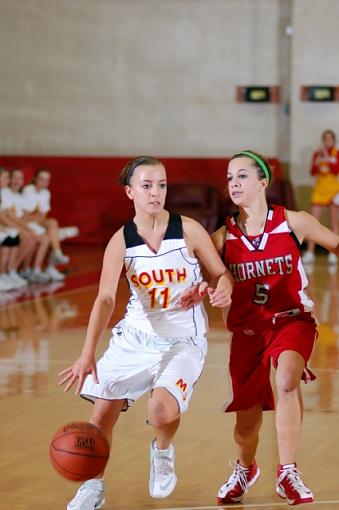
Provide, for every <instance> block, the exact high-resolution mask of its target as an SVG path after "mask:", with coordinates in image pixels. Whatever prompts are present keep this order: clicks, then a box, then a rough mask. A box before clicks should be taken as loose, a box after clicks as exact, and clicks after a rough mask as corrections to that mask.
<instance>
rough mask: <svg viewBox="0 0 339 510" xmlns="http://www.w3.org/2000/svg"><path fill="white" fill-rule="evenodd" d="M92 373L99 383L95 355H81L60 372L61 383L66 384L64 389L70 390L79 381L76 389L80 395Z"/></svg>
mask: <svg viewBox="0 0 339 510" xmlns="http://www.w3.org/2000/svg"><path fill="white" fill-rule="evenodd" d="M89 374H91V375H92V377H93V380H94V382H95V383H96V384H99V379H98V374H97V366H96V362H95V358H94V357H92V356H91V357H88V356H84V355H82V356H80V358H79V359H78V360H77V361H76V362H75V363H74V364H73V365H72V366H71V367H68V368H66V369H65V370H63V371H62V372H60V373H59V374H58V377H60V378H61V379H60V381H59V385H60V386H64V385H65V386H64V391H68V390H69V389H70V388H71V387H72V386H73V385H74V384H76V382H77V381H78V384H77V388H76V391H75V394H76V395H79V394H80V392H81V388H82V386H83V384H84V381H85V379H86V377H87V376H88V375H89Z"/></svg>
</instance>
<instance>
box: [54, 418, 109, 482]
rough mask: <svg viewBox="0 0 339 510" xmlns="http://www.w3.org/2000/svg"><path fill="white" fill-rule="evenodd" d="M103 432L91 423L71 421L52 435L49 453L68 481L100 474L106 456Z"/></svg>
mask: <svg viewBox="0 0 339 510" xmlns="http://www.w3.org/2000/svg"><path fill="white" fill-rule="evenodd" d="M109 450H110V448H109V444H108V441H107V439H106V436H105V434H104V433H103V432H102V431H101V430H100V429H99V428H98V427H96V426H95V425H93V424H92V423H87V422H84V421H73V422H70V423H66V424H65V425H63V426H62V427H61V428H60V429H59V430H57V432H56V433H55V434H54V436H53V437H52V440H51V444H50V448H49V456H50V459H51V462H52V465H53V467H54V468H55V469H56V471H57V472H58V473H59V474H60V475H62V476H63V477H65V478H67V479H68V480H76V481H82V480H89V479H90V478H95V477H96V476H98V475H100V473H102V472H103V470H104V469H105V466H106V464H107V461H108V457H109Z"/></svg>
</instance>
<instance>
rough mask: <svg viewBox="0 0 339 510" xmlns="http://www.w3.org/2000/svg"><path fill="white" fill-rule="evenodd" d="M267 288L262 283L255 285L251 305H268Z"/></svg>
mask: <svg viewBox="0 0 339 510" xmlns="http://www.w3.org/2000/svg"><path fill="white" fill-rule="evenodd" d="M268 299H269V295H268V287H267V285H265V284H264V283H256V284H255V293H254V296H253V303H255V304H256V305H266V303H268Z"/></svg>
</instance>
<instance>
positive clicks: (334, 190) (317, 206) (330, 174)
mask: <svg viewBox="0 0 339 510" xmlns="http://www.w3.org/2000/svg"><path fill="white" fill-rule="evenodd" d="M321 139H322V146H321V147H320V148H319V149H318V150H317V151H315V153H314V154H313V158H312V166H311V174H312V175H313V176H314V177H316V182H315V185H314V188H313V191H312V196H311V204H312V208H311V214H312V216H314V217H315V218H316V219H317V220H320V217H321V214H322V212H323V209H324V207H328V208H329V215H330V228H331V230H332V231H333V232H335V233H336V234H337V233H338V206H339V200H338V197H339V180H338V175H339V150H338V149H337V148H336V135H335V133H334V131H332V130H331V129H326V130H325V131H324V132H323V134H322V137H321ZM314 249H315V243H314V242H313V241H309V242H308V244H307V250H306V252H305V253H304V255H303V258H302V260H303V263H304V264H310V263H312V262H314ZM337 261H338V258H337V256H336V255H335V254H334V253H329V254H328V263H329V264H336V263H337Z"/></svg>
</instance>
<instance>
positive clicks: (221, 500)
mask: <svg viewBox="0 0 339 510" xmlns="http://www.w3.org/2000/svg"><path fill="white" fill-rule="evenodd" d="M229 464H230V466H231V467H232V468H233V473H232V474H231V476H230V477H229V479H228V480H227V481H226V482H225V483H224V485H222V486H221V487H220V489H219V492H218V504H219V505H224V504H225V503H239V502H240V501H241V500H242V497H243V495H244V494H245V492H248V488H249V487H251V485H253V484H254V483H255V482H256V481H257V480H258V478H259V475H260V469H259V468H258V466H257V463H256V462H255V460H254V461H253V463H252V464H251V465H250V467H248V468H244V467H243V466H241V465H240V464H239V460H237V462H234V461H233V460H230V462H229Z"/></svg>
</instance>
